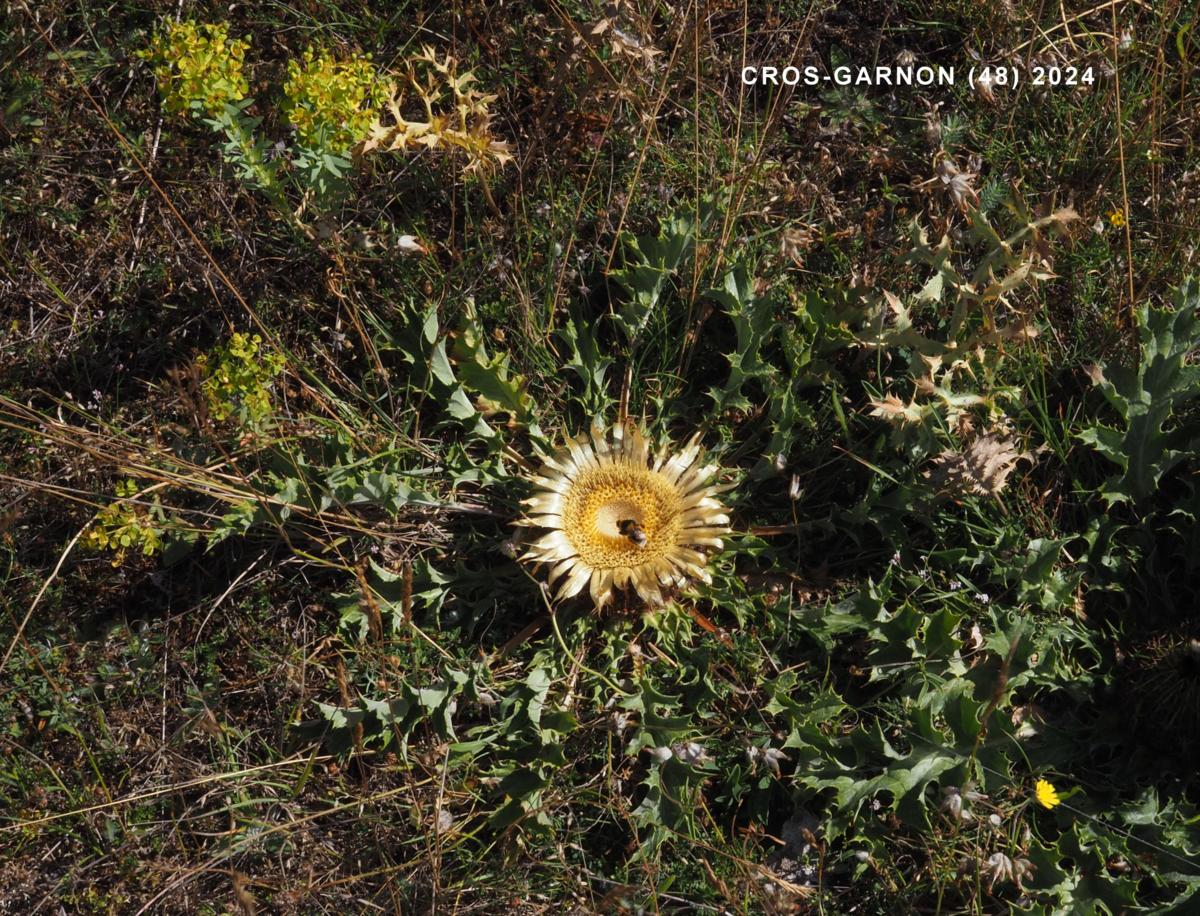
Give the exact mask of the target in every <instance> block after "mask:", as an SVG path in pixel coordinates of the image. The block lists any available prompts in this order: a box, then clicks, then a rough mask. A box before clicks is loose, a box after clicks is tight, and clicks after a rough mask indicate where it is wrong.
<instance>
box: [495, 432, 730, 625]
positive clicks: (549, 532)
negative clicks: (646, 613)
mask: <svg viewBox="0 0 1200 916" xmlns="http://www.w3.org/2000/svg"><path fill="white" fill-rule="evenodd" d="M699 439H700V436H699V434H696V435H695V436H693V437H692V438H691V440H689V441H688V443H687V444H686V445H685V446H683V448H682V449H678V450H674V449H673V448H672V446H671V444H670V443H669V442H666V443H664V444H663V445H662V447H661V448H660V449H659V450H658V452H657V454H654V455H652V454H651V449H650V446H649V444H648V443H647V441H646V437H645V436H644V435H643V434H642V432H641V431H640V430H639V429H638V428H637V427H636V426H634V425H633V424H629V423H627V424H624V425H621V424H618V425H615V426H613V427H611V429H609V430H605V429H604V428H603V427H602V426H600V425H594V426H593V427H592V430H591V433H590V434H585V435H582V436H579V437H578V438H574V439H569V440H568V441H567V443H566V445H565V446H564V447H563V448H562V449H561V450H559V451H558V452H556V453H555V454H553V455H550V456H546V457H545V458H544V463H543V465H542V467H541V468H540V469H539V470H538V471H537V472H536V473H535V474H534V475H533V476H532V477H531V478H530V481H531V483H532V484H533V485H534V487H535V492H534V495H533V496H531V497H530V498H529V499H527V500H525V505H526V506H527V507H528V508H527V515H526V517H524V518H522V519H519V520H518V521H517V522H516V524H517V525H523V526H527V527H531V528H541V529H546V533H544V534H542V535H541V536H540V537H538V538H537V539H536V540H533V541H531V542H530V543H529V545H528V549H527V550H526V552H525V553H524V554H523V555H522V557H521V559H522V560H524V561H526V562H531V563H537V564H547V565H549V566H550V572H549V576H548V580H549V584H550V585H554V583H555V582H557V581H559V580H562V581H561V583H560V584H559V586H558V591H557V596H558V598H559V599H560V600H561V599H565V598H570V597H572V596H574V595H578V594H579V593H580V592H582V591H583V589H584V587H585V586H586V587H587V588H588V590H589V593H590V595H591V598H592V602H593V603H594V604H595V606H596V607H597V608H599V607H603V606H604V605H605V604H607V603H608V602H609V601H611V600H612V598H613V595H614V594H615V593H616V592H617V591H622V590H624V589H626V588H629V587H631V586H632V587H633V589H634V590H635V591H636V592H637V594H638V595H639V596H640V597H641V598H642V599H643V600H644V601H645V602H647V603H648V604H651V605H661V604H662V603H663V592H664V589H670V588H673V587H681V586H683V585H685V584H686V583H687V582H688V581H690V580H692V579H698V580H700V581H702V582H705V583H708V582H711V581H712V579H711V577H710V575H709V573H708V570H707V568H706V567H707V565H708V556H707V554H706V553H705V552H704V550H705V549H712V550H720V549H721V548H722V546H723V541H722V540H721V538H722V536H723V535H727V534H729V531H730V529H729V515H728V510H727V509H726V508H725V506H724V505H723V504H722V503H721V501H720V500H719V499H718V498H717V494H719V493H721V492H722V491H724V490H725V489H727V487H725V486H723V485H719V484H715V483H713V478H714V476H715V475H716V473H717V471H718V470H719V466H718V465H716V464H706V463H705V461H704V450H703V449H702V448H701V447H700V444H699Z"/></svg>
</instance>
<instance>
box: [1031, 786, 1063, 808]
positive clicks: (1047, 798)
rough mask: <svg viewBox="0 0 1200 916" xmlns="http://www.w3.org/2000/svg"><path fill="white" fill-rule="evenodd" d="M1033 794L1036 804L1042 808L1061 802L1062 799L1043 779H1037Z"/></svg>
mask: <svg viewBox="0 0 1200 916" xmlns="http://www.w3.org/2000/svg"><path fill="white" fill-rule="evenodd" d="M1034 794H1035V795H1036V796H1037V801H1038V804H1039V805H1041V806H1042V807H1043V808H1053V807H1055V806H1056V805H1061V804H1062V799H1061V798H1059V797H1058V790H1057V789H1055V788H1054V786H1053V785H1051V784H1050V783H1049V782H1047V781H1046V780H1044V779H1039V780H1038V781H1037V785H1036V786H1035V787H1034Z"/></svg>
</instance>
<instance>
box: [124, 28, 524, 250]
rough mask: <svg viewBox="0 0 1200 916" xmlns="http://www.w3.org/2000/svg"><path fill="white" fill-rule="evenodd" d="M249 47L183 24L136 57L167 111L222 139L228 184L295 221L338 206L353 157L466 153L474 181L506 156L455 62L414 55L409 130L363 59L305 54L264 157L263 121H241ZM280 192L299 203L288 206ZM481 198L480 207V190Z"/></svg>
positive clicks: (485, 100) (248, 101)
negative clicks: (280, 126)
mask: <svg viewBox="0 0 1200 916" xmlns="http://www.w3.org/2000/svg"><path fill="white" fill-rule="evenodd" d="M249 46H250V43H249V40H248V39H234V38H230V36H229V26H228V24H226V23H198V22H195V21H193V20H185V21H183V22H166V23H164V25H163V26H162V28H161V29H160V30H159V31H158V32H157V33H156V34H155V35H154V36H153V37H152V39H151V41H150V44H149V46H148V47H147V48H146V49H145V50H143V51H141V52H140V53H139V56H140V57H142V58H143V59H145V60H147V61H149V62H150V64H151V66H152V67H153V70H154V74H155V77H156V78H157V79H158V83H159V90H160V91H161V93H162V97H163V104H164V107H165V108H166V110H167V111H168V112H170V113H172V114H177V115H187V116H191V117H194V118H197V119H199V120H201V121H202V122H203V123H204V124H206V125H208V127H210V128H211V129H212V130H213V131H215V132H217V133H220V134H223V135H224V137H225V144H224V155H225V159H226V160H227V161H228V162H229V163H230V164H232V165H233V166H234V167H235V168H236V169H237V175H238V178H239V179H240V180H242V181H244V182H245V183H247V184H248V185H250V186H251V187H253V188H256V189H258V190H261V191H263V192H265V193H266V194H267V196H268V197H269V198H270V199H271V202H272V203H273V204H274V205H275V206H276V208H277V209H278V210H279V212H280V213H281V214H283V215H284V216H285V217H286V218H288V219H289V220H291V221H293V222H295V223H299V215H300V213H301V212H302V211H303V210H304V209H305V208H308V207H312V208H314V209H317V210H323V209H328V208H329V207H330V206H332V205H333V204H335V203H336V202H337V201H338V200H339V199H341V197H342V195H343V194H344V193H345V191H346V188H347V184H346V176H347V175H348V174H349V172H350V170H351V168H352V166H353V161H354V160H353V155H354V154H362V153H369V152H371V151H372V150H381V151H382V150H411V149H419V148H423V147H424V148H430V149H434V148H439V149H443V150H447V151H457V152H459V153H460V154H465V156H466V160H467V162H466V166H465V168H464V172H478V173H484V172H487V171H490V170H492V169H494V168H495V167H497V166H500V165H503V164H504V163H506V162H508V161H509V160H510V159H511V158H512V157H511V155H510V154H509V152H508V146H507V144H506V143H505V142H503V141H501V140H499V139H497V138H496V137H495V136H493V134H492V132H491V128H490V124H491V113H490V110H489V104H490V103H491V102H492V101H493V100H494V98H495V96H492V95H488V94H486V93H484V92H482V91H480V90H479V89H478V88H476V86H475V85H474V84H475V76H474V74H472V73H471V72H469V71H464V72H460V71H459V69H458V66H457V63H456V61H455V59H454V58H452V57H449V56H446V57H438V56H437V55H436V54H435V52H434V51H433V50H432V49H431V48H425V49H423V50H422V52H421V53H420V54H418V55H416V56H414V57H413V58H412V60H411V61H410V63H409V68H408V78H407V81H406V82H407V83H408V84H409V85H410V87H411V88H412V90H413V92H414V97H415V98H417V99H419V100H420V103H421V107H422V109H423V115H421V116H418V117H420V120H415V121H409V120H406V119H405V118H404V116H403V115H402V113H401V109H402V106H403V105H404V101H405V100H404V96H403V94H402V93H399V92H398V90H397V87H396V81H395V80H393V79H392V78H391V77H390V76H389V75H387V74H386V73H381V72H380V71H379V70H378V68H376V66H375V64H374V63H373V62H372V61H371V57H370V55H369V54H350V55H348V56H339V55H337V54H335V53H334V52H333V51H331V50H329V49H328V48H320V47H318V46H314V45H310V46H309V47H308V48H306V49H305V50H304V53H303V54H302V55H301V57H300V58H299V59H293V60H291V61H289V62H288V65H287V79H286V81H285V82H284V84H283V87H282V100H281V108H280V114H281V115H282V120H284V121H285V122H286V123H287V124H288V125H290V127H291V128H292V130H293V132H294V133H293V139H292V142H291V143H287V144H276V149H277V150H278V153H277V154H272V153H271V149H272V144H271V142H270V141H269V140H268V139H266V138H264V137H263V136H262V135H261V134H260V131H259V129H260V127H261V124H262V118H260V117H255V116H252V115H250V114H248V113H247V112H248V109H250V107H251V106H252V105H253V104H254V99H252V98H250V97H249V96H248V93H249V80H248V78H247V75H246V67H245V64H246V51H247V50H248V48H249ZM387 114H390V118H389V123H387V124H386V125H385V124H384V121H383V118H384V116H385V115H387ZM289 185H290V187H291V189H292V190H294V191H296V192H298V193H299V196H300V198H301V203H300V205H299V207H298V208H294V207H293V204H292V202H291V200H289V197H290V196H291V195H289V193H288V189H289ZM484 191H485V193H488V194H489V199H490V193H489V192H488V191H487V187H486V185H485V186H484ZM301 228H303V227H301Z"/></svg>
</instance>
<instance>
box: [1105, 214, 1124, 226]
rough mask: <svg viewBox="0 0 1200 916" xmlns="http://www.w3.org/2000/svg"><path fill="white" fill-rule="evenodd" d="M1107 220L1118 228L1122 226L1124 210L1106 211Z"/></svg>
mask: <svg viewBox="0 0 1200 916" xmlns="http://www.w3.org/2000/svg"><path fill="white" fill-rule="evenodd" d="M1108 221H1109V222H1110V223H1112V224H1113V225H1114V226H1116V227H1117V228H1118V229H1120V228H1121V227H1122V226H1124V225H1125V211H1124V210H1109V211H1108Z"/></svg>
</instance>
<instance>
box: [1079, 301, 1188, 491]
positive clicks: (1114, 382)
mask: <svg viewBox="0 0 1200 916" xmlns="http://www.w3.org/2000/svg"><path fill="white" fill-rule="evenodd" d="M1173 301H1174V305H1175V308H1174V310H1173V311H1168V310H1166V309H1151V308H1150V307H1149V306H1148V305H1145V304H1143V305H1142V306H1141V307H1139V308H1138V311H1137V320H1138V339H1139V342H1140V359H1139V360H1138V363H1137V365H1136V366H1108V365H1106V366H1103V367H1097V368H1095V369H1094V370H1093V373H1092V380H1093V382H1094V384H1096V385H1097V386H1098V387H1099V388H1100V390H1101V392H1103V394H1104V397H1105V398H1106V399H1107V400H1108V403H1109V404H1110V405H1112V407H1113V408H1114V409H1115V410H1116V412H1117V414H1118V416H1119V417H1120V419H1121V421H1122V426H1119V427H1113V426H1106V425H1103V424H1095V425H1093V426H1089V427H1088V428H1087V429H1085V430H1083V431H1082V432H1081V433H1079V438H1080V439H1081V440H1083V441H1084V442H1086V443H1087V444H1088V445H1091V446H1092V447H1093V448H1094V449H1096V451H1098V452H1099V453H1100V454H1101V455H1103V456H1104V457H1105V458H1107V459H1108V460H1109V461H1111V462H1113V463H1114V464H1116V465H1118V466H1119V467H1120V468H1121V473H1120V474H1118V475H1115V476H1113V477H1112V478H1110V479H1109V481H1108V482H1107V483H1106V484H1105V487H1104V490H1103V492H1102V494H1101V495H1103V497H1104V498H1105V500H1106V501H1107V502H1108V503H1109V504H1110V505H1111V504H1113V503H1118V502H1125V501H1133V502H1137V501H1140V500H1143V499H1145V498H1146V497H1148V496H1149V495H1150V494H1152V493H1153V492H1154V491H1155V490H1156V489H1157V488H1158V483H1159V480H1161V478H1162V476H1163V475H1164V474H1166V473H1167V472H1168V471H1170V470H1171V469H1172V468H1173V467H1175V465H1177V464H1178V463H1179V462H1180V461H1182V460H1184V459H1185V458H1187V457H1189V456H1190V455H1191V454H1193V453H1194V448H1195V444H1196V431H1195V429H1189V428H1177V429H1169V428H1168V425H1169V421H1170V419H1171V415H1172V414H1173V413H1174V412H1175V410H1176V408H1178V407H1179V406H1181V405H1182V404H1183V403H1184V402H1185V401H1188V400H1191V399H1192V398H1194V397H1196V396H1197V395H1200V367H1197V366H1195V365H1192V364H1189V363H1188V361H1187V360H1188V356H1189V354H1190V353H1191V352H1192V351H1193V350H1194V349H1195V348H1196V347H1197V345H1200V316H1198V315H1197V311H1198V310H1200V283H1198V282H1197V281H1196V280H1195V279H1190V280H1188V281H1186V282H1185V283H1184V284H1183V285H1182V286H1181V287H1180V288H1179V289H1178V290H1176V291H1175V294H1174V297H1173Z"/></svg>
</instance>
